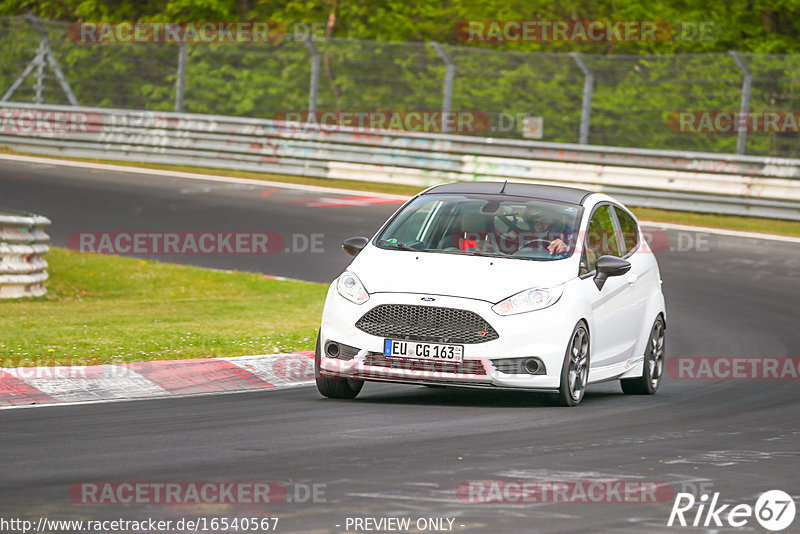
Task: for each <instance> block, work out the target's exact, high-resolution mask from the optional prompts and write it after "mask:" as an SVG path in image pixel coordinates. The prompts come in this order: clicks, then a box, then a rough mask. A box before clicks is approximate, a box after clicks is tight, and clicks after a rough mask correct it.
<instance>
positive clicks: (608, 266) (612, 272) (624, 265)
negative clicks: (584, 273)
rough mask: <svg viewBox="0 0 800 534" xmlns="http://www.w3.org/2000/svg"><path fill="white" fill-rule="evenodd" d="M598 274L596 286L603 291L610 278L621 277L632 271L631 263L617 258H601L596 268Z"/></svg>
mask: <svg viewBox="0 0 800 534" xmlns="http://www.w3.org/2000/svg"><path fill="white" fill-rule="evenodd" d="M595 269H596V270H597V274H595V275H594V285H596V286H597V289H603V286H604V285H605V283H606V279H607V278H608V277H609V276H620V275H623V274H625V273H627V272H628V271H630V270H631V262H629V261H627V260H623V259H622V258H618V257H616V256H600V257H599V258H597V265H596V266H595Z"/></svg>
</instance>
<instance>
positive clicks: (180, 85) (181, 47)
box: [175, 41, 186, 113]
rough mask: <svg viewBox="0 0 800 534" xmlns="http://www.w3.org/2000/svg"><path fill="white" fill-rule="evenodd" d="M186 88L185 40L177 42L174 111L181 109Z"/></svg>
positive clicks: (180, 110)
mask: <svg viewBox="0 0 800 534" xmlns="http://www.w3.org/2000/svg"><path fill="white" fill-rule="evenodd" d="M185 88H186V42H185V41H181V42H179V43H178V78H177V80H175V111H176V112H177V113H181V112H182V111H183V92H184V90H185Z"/></svg>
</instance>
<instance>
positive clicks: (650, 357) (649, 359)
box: [620, 316, 667, 395]
mask: <svg viewBox="0 0 800 534" xmlns="http://www.w3.org/2000/svg"><path fill="white" fill-rule="evenodd" d="M666 348H667V337H666V333H665V328H664V319H662V318H661V317H660V316H659V317H658V318H657V319H656V322H655V323H653V329H652V330H651V331H650V338H649V339H648V341H647V348H646V349H645V351H644V371H643V372H642V376H639V377H636V378H623V379H622V380H620V384H622V391H624V392H625V393H627V394H628V395H652V394H654V393H655V392H656V390H658V386H659V384H660V383H661V376H662V375H663V373H664V354H665V352H666Z"/></svg>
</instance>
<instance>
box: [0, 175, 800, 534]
mask: <svg viewBox="0 0 800 534" xmlns="http://www.w3.org/2000/svg"><path fill="white" fill-rule="evenodd" d="M342 196H347V195H341V194H339V195H337V194H328V193H320V192H308V191H297V190H291V189H283V188H275V187H272V186H270V187H264V186H243V185H234V184H225V183H199V182H196V181H191V180H182V179H174V178H162V177H154V176H147V175H137V174H129V173H118V172H101V171H92V170H86V169H77V168H69V167H56V166H52V165H45V164H27V163H25V164H23V163H11V162H6V161H3V162H1V163H0V205H2V206H6V207H15V208H18V209H25V210H29V211H33V212H36V213H40V214H43V215H46V216H48V217H50V218H51V219H52V220H53V225H52V226H51V227H50V229H49V233H50V234H51V236H52V238H53V243H54V244H55V245H58V246H64V245H65V244H66V242H67V238H68V236H69V235H70V234H73V233H75V232H101V231H138V232H142V231H273V232H279V233H281V234H282V235H284V236H287V235H292V234H303V235H310V234H324V237H323V240H322V243H323V248H324V252H318V253H314V252H310V251H306V252H302V253H293V252H291V251H290V252H288V253H286V252H282V253H277V254H273V255H269V256H256V255H250V256H244V255H242V256H234V255H226V256H203V255H195V256H175V257H160V259H164V260H165V261H179V262H186V263H194V264H197V265H202V266H207V267H214V268H224V269H241V270H250V271H257V272H263V273H266V274H270V275H282V276H289V277H293V278H300V279H306V280H316V281H330V280H331V279H332V278H333V277H335V276H336V275H337V274H338V273H339V272H340V271H341V270H342V268H343V267H344V266H346V265H347V263H348V258H349V257H348V256H346V255H345V254H344V253H343V252H341V250H340V249H339V248H338V244H339V243H340V242H341V240H342V239H343V238H345V237H349V236H354V235H371V234H372V233H373V232H374V231H375V230H376V229H377V227H378V225H379V224H380V223H381V222H382V221H383V220H384V219H385V218H386V217H387V216H388V215H389V214H390V213H391V212H392V211H393V210H394V209H396V207H397V206H398V204H378V205H339V206H331V205H330V204H336V203H335V202H331V199H336V198H337V197H342ZM326 203H327V205H328V207H315V204H323V205H326ZM669 235H670V238H671V239H672V240H673V241H674V242H675V243H678V240H679V239H681V238H679V237H678V234H677V233H676V232H669ZM684 237H685V236H684ZM694 237H695V238H696V236H694ZM703 239H704V241H703V243H704V245H703V246H702V247H700V248H699V249H697V247H695V248H694V249H693V250H688V251H681V250H667V251H664V252H662V253H660V254H659V262H660V266H661V272H662V278H663V281H664V292H665V295H666V298H667V312H668V318H667V337H668V355H669V357H670V358H676V357H679V356H680V357H685V356H737V357H750V358H762V357H797V356H798V353H797V347H798V345H799V342H800V334H799V333H798V324H797V323H798V318H799V317H800V314H798V302H800V299H799V298H798V296H800V245H798V244H792V243H782V242H778V241H758V240H754V239H748V238H735V237H724V236H719V235H706V236H704V237H703ZM0 310H2V305H0ZM799 443H800V389H799V388H798V381H797V380H681V379H674V378H673V379H670V378H669V377H667V378H666V379H665V380H664V382H663V383H662V386H661V389H660V390H659V392H658V394H657V395H655V396H653V397H628V396H624V395H622V393H621V391H620V389H619V385H618V384H617V383H614V382H612V383H607V384H602V385H595V386H592V387H590V388H589V390H588V391H587V394H586V397H585V398H584V401H583V403H582V404H581V405H580V406H579V407H577V408H572V409H566V408H552V407H546V406H544V405H543V404H542V403H541V402H540V399H538V398H537V397H536V396H534V395H531V394H525V393H518V392H492V391H465V390H448V389H431V388H424V387H415V386H392V385H381V384H367V385H365V387H364V390H363V392H362V393H361V395H360V396H359V398H358V399H357V400H355V401H334V400H326V399H323V398H322V397H320V395H318V393H317V392H316V390H315V389H314V388H311V387H309V388H298V389H292V390H283V391H274V392H270V391H263V392H256V393H240V394H233V395H219V396H202V397H189V398H179V399H166V400H147V401H135V402H119V403H107V404H86V405H71V406H56V407H43V408H30V409H11V410H2V411H0V451H2V454H1V455H0V503H2V504H0V509H1V510H0V512H1V513H0V515H2V516H3V517H30V518H39V517H42V516H44V517H48V518H50V519H103V518H108V519H114V518H125V519H137V520H141V519H145V518H149V517H153V518H167V519H168V518H180V517H189V518H192V517H194V518H196V517H202V516H208V517H212V516H215V517H221V516H227V517H229V518H232V517H236V516H254V515H255V516H278V517H280V523H279V525H278V529H277V531H278V532H339V531H342V532H344V531H346V525H347V523H346V522H347V518H348V517H350V518H353V517H374V518H380V517H386V516H391V517H410V518H412V520H414V521H415V520H416V519H417V518H421V517H425V518H428V517H433V518H440V517H443V518H454V522H453V526H452V531H454V532H493V533H505V532H508V533H526V532H631V533H634V532H636V533H638V532H676V531H678V532H680V531H685V532H711V531H716V532H719V531H722V532H763V531H764V529H763V528H761V527H760V525H758V523H756V521H755V520H754V519H752V518H751V519H750V521H749V524H748V526H747V527H745V528H741V529H736V528H732V527H728V526H727V525H726V526H724V527H723V528H702V527H697V528H678V527H672V528H670V527H667V526H666V523H667V519H668V518H669V514H670V510H671V507H672V502H673V500H672V499H669V500H667V501H665V502H658V503H623V504H619V503H556V504H541V503H527V504H516V503H483V504H468V503H464V502H462V501H461V500H459V497H458V496H457V493H456V489H457V488H458V487H459V484H461V483H463V482H466V481H486V480H506V481H513V480H535V481H582V480H598V479H604V480H623V481H629V480H632V481H660V482H665V483H667V484H670V485H671V486H672V487H673V488H674V490H675V491H676V492H678V491H689V492H695V493H708V494H711V493H714V492H719V494H720V495H719V502H720V504H727V503H730V504H738V503H746V504H750V505H754V504H755V500H756V498H757V496H758V495H759V494H761V493H762V492H764V491H767V490H771V489H781V490H784V491H786V492H787V493H789V494H790V495H791V496H792V497H793V498H794V499H795V501H796V502H800V501H798V498H800V486H798V478H797V473H798V472H800V469H799V467H800V447H798V444H799ZM212 480H213V481H277V482H282V483H284V484H286V485H287V487H290V488H295V491H297V490H296V488H301V489H302V488H304V487H310V486H311V485H314V484H316V485H318V486H317V487H318V488H321V489H323V490H324V496H320V497H319V498H318V499H317V501H318V502H300V503H298V502H284V503H281V504H275V505H269V506H263V505H258V506H253V505H243V504H237V505H213V506H206V507H205V508H203V507H196V506H193V505H178V506H174V505H173V506H164V505H147V506H144V505H136V506H134V505H126V506H122V505H108V504H106V505H86V504H73V501H72V500H71V498H70V496H69V489H70V487H71V486H72V485H73V484H76V483H79V482H85V481H117V482H121V481H136V482H175V481H183V482H197V481H212ZM293 485H294V486H293ZM291 500H294V501H297V500H301V501H302V500H305V499H303V498H302V495H301V496H300V498H298V497H294V498H292V499H291ZM693 515H694V514H691V516H689V515H687V517H693ZM723 517H724V515H723ZM445 525H447V522H445ZM798 525H800V519H796V520H795V523H794V525H793V526H792V527H791V528H789V529H787V530H786V531H784V532H798V531H800V527H798ZM349 531H350V532H353V531H354V530H353V529H352V527H351V528H350V530H349ZM362 531H363V530H362ZM439 531H442V530H439Z"/></svg>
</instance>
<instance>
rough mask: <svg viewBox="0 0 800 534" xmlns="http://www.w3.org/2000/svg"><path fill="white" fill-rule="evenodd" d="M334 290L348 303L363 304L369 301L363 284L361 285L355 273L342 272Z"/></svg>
mask: <svg viewBox="0 0 800 534" xmlns="http://www.w3.org/2000/svg"><path fill="white" fill-rule="evenodd" d="M336 289H337V290H338V291H339V294H340V295H341V296H343V297H344V298H346V299H347V300H349V301H350V302H355V303H356V304H364V303H365V302H367V301H368V300H369V293H367V290H366V289H364V284H362V283H361V280H359V279H358V277H357V276H356V275H355V273H351V272H349V271H345V272H343V273H342V275H341V276H340V277H339V279H338V280H337V281H336Z"/></svg>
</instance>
